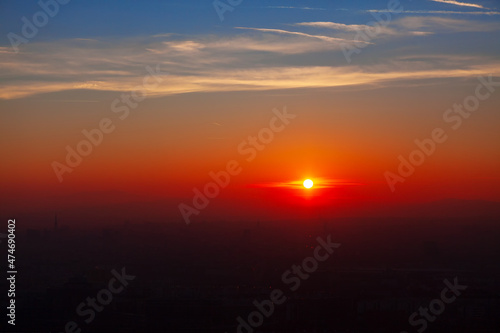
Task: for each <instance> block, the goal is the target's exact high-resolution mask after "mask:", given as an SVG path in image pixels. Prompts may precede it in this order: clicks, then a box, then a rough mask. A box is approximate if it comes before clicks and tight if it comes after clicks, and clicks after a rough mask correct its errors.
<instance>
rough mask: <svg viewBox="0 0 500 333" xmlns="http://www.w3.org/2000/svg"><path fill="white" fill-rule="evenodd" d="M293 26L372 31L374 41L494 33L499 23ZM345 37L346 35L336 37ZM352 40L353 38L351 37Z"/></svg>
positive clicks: (418, 20) (424, 20)
mask: <svg viewBox="0 0 500 333" xmlns="http://www.w3.org/2000/svg"><path fill="white" fill-rule="evenodd" d="M294 25H295V26H301V27H311V28H318V29H330V30H335V31H340V32H346V33H349V32H358V31H361V32H363V31H373V30H374V29H376V34H375V37H373V38H372V39H373V40H375V39H376V38H378V37H385V36H425V35H429V34H435V33H440V32H465V31H481V32H485V31H495V30H500V23H492V22H478V21H466V20H459V19H452V18H446V17H428V16H416V17H415V16H409V17H408V16H404V17H401V18H399V19H397V20H394V21H393V22H392V23H391V27H373V26H370V25H360V24H343V23H337V22H301V23H296V24H294ZM337 37H344V38H345V37H346V34H342V35H337ZM353 38H354V37H353Z"/></svg>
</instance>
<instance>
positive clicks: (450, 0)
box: [430, 0, 488, 9]
mask: <svg viewBox="0 0 500 333" xmlns="http://www.w3.org/2000/svg"><path fill="white" fill-rule="evenodd" d="M430 1H433V2H440V3H446V4H449V5H455V6H462V7H474V8H481V9H488V8H486V7H483V6H481V5H478V4H475V3H467V2H459V1H455V0H430Z"/></svg>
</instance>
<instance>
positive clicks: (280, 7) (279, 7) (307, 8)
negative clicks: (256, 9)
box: [264, 6, 326, 10]
mask: <svg viewBox="0 0 500 333" xmlns="http://www.w3.org/2000/svg"><path fill="white" fill-rule="evenodd" d="M264 8H275V9H302V10H326V9H325V8H313V7H293V6H266V7H264Z"/></svg>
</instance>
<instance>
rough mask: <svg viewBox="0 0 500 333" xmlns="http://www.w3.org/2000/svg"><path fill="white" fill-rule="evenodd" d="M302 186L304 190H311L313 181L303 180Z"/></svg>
mask: <svg viewBox="0 0 500 333" xmlns="http://www.w3.org/2000/svg"><path fill="white" fill-rule="evenodd" d="M303 184H304V187H305V188H311V187H313V185H314V183H313V181H312V180H310V179H306V180H304V183H303Z"/></svg>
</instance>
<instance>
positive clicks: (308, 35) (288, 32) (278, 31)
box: [236, 27, 373, 44]
mask: <svg viewBox="0 0 500 333" xmlns="http://www.w3.org/2000/svg"><path fill="white" fill-rule="evenodd" d="M236 29H246V30H254V31H262V32H274V33H278V34H286V35H296V36H303V37H309V38H317V39H321V40H324V41H327V42H349V43H352V42H353V41H352V40H348V39H343V38H335V37H329V36H322V35H310V34H306V33H304V32H297V31H287V30H281V29H265V28H247V27H236ZM356 42H357V43H358V41H356ZM359 42H361V43H365V44H373V43H370V42H365V41H359Z"/></svg>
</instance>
